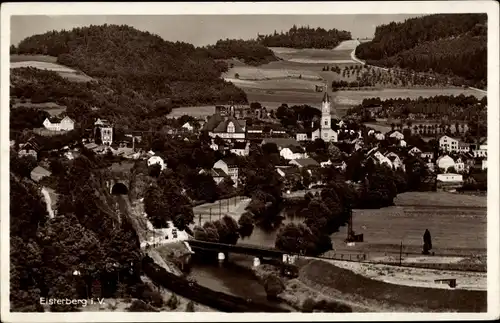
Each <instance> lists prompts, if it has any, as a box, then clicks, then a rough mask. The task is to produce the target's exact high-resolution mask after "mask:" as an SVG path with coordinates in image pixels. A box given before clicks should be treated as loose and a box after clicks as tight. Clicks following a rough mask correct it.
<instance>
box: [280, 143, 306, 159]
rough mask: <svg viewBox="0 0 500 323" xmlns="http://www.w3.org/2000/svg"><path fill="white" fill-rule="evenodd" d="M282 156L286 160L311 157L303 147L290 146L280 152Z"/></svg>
mask: <svg viewBox="0 0 500 323" xmlns="http://www.w3.org/2000/svg"><path fill="white" fill-rule="evenodd" d="M280 156H281V157H283V158H285V159H286V160H292V159H299V158H307V157H309V156H308V155H307V153H306V152H305V151H304V149H303V148H302V147H297V146H289V147H285V148H283V149H281V150H280Z"/></svg>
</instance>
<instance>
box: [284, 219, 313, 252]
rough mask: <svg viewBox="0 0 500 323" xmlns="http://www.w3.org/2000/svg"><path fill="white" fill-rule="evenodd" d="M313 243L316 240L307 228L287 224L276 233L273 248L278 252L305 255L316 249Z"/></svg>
mask: <svg viewBox="0 0 500 323" xmlns="http://www.w3.org/2000/svg"><path fill="white" fill-rule="evenodd" d="M315 242H316V239H315V237H314V236H313V233H312V232H311V230H310V229H309V228H308V227H307V226H305V225H303V224H294V223H289V224H287V225H285V226H284V227H282V228H281V229H280V230H279V231H278V234H277V236H276V242H275V246H276V248H277V249H279V250H283V251H287V252H293V253H301V254H306V253H308V252H309V253H310V252H311V251H313V250H315V249H316V245H315Z"/></svg>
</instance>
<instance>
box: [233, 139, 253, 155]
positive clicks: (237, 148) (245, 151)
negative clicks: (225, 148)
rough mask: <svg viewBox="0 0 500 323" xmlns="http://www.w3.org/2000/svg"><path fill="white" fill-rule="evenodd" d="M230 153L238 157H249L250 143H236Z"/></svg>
mask: <svg viewBox="0 0 500 323" xmlns="http://www.w3.org/2000/svg"><path fill="white" fill-rule="evenodd" d="M230 151H231V152H232V153H233V154H235V155H238V156H248V155H249V154H250V143H249V142H239V141H238V142H235V143H234V145H233V147H232V148H231V150H230Z"/></svg>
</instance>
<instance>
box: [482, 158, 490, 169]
mask: <svg viewBox="0 0 500 323" xmlns="http://www.w3.org/2000/svg"><path fill="white" fill-rule="evenodd" d="M481 169H482V170H485V169H488V160H487V159H483V162H482V165H481Z"/></svg>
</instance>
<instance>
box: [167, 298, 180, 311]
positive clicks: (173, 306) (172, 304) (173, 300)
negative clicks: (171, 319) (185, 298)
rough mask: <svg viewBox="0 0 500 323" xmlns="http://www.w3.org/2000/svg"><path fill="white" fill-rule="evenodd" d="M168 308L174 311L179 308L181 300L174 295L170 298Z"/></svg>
mask: <svg viewBox="0 0 500 323" xmlns="http://www.w3.org/2000/svg"><path fill="white" fill-rule="evenodd" d="M167 306H168V307H170V309H172V310H175V309H176V308H177V306H179V300H178V299H177V296H175V294H172V296H170V298H169V299H168V302H167Z"/></svg>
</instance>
